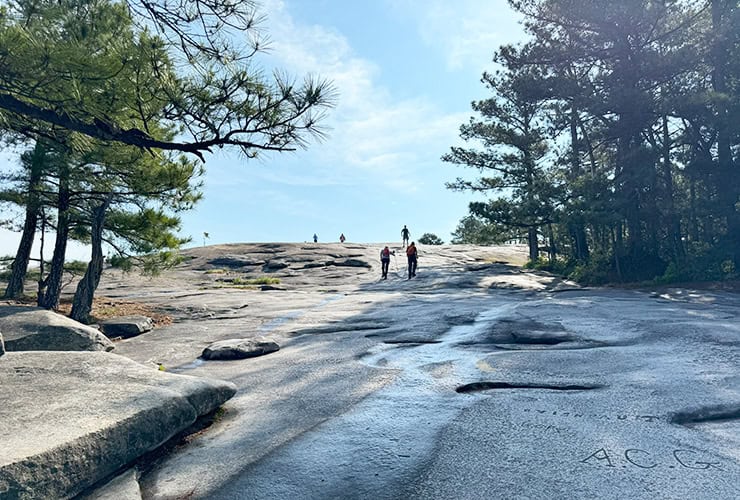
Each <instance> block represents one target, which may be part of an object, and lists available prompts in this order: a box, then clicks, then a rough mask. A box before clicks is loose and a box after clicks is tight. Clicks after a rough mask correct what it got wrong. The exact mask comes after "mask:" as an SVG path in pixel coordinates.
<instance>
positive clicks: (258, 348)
mask: <svg viewBox="0 0 740 500" xmlns="http://www.w3.org/2000/svg"><path fill="white" fill-rule="evenodd" d="M278 350H280V346H279V345H277V343H276V342H274V341H272V340H269V339H264V338H257V339H229V340H221V341H219V342H214V343H213V344H211V345H209V346H208V347H206V348H205V349H203V354H201V356H200V357H201V358H203V359H221V360H228V359H244V358H254V357H257V356H262V355H264V354H270V353H271V352H275V351H278Z"/></svg>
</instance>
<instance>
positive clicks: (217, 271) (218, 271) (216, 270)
mask: <svg viewBox="0 0 740 500" xmlns="http://www.w3.org/2000/svg"><path fill="white" fill-rule="evenodd" d="M228 272H229V271H227V270H226V269H220V268H219V269H208V270H206V274H226V273H228Z"/></svg>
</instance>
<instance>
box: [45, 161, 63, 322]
mask: <svg viewBox="0 0 740 500" xmlns="http://www.w3.org/2000/svg"><path fill="white" fill-rule="evenodd" d="M69 201H70V193H69V169H68V168H67V167H66V166H64V167H62V168H60V171H59V200H58V201H57V211H58V215H57V236H56V240H55V242H54V254H53V255H52V258H51V268H50V269H49V276H48V277H47V279H46V291H45V293H44V296H43V298H42V299H40V300H39V305H40V306H41V307H43V308H46V309H55V310H56V309H58V308H59V296H60V295H61V293H62V277H63V275H64V257H65V254H66V252H67V238H68V236H69Z"/></svg>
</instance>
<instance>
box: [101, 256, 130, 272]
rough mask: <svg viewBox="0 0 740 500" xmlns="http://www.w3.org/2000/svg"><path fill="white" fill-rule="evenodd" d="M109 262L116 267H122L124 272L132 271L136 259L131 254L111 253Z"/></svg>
mask: <svg viewBox="0 0 740 500" xmlns="http://www.w3.org/2000/svg"><path fill="white" fill-rule="evenodd" d="M107 260H108V264H109V265H110V266H111V267H112V268H114V269H120V270H121V271H123V272H126V273H128V272H131V270H132V269H133V268H134V261H133V259H132V258H131V257H130V256H126V255H118V254H116V255H111V256H110V257H108V259H107Z"/></svg>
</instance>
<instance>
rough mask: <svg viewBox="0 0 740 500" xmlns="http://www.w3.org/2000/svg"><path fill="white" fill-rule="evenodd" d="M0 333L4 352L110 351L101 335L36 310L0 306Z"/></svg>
mask: <svg viewBox="0 0 740 500" xmlns="http://www.w3.org/2000/svg"><path fill="white" fill-rule="evenodd" d="M0 332H3V335H4V337H5V349H6V350H7V351H111V350H113V342H111V341H110V339H108V337H106V336H105V335H103V334H102V333H101V332H99V331H98V330H96V329H95V328H92V327H90V326H87V325H83V324H82V323H79V322H77V321H75V320H73V319H71V318H68V317H66V316H62V315H61V314H57V313H55V312H53V311H49V310H46V309H41V308H39V307H27V306H0Z"/></svg>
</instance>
